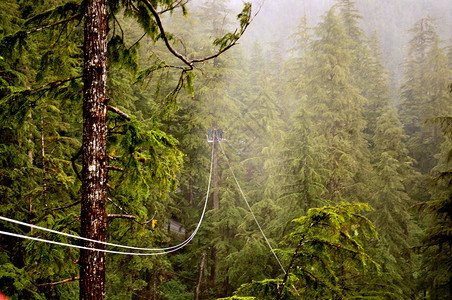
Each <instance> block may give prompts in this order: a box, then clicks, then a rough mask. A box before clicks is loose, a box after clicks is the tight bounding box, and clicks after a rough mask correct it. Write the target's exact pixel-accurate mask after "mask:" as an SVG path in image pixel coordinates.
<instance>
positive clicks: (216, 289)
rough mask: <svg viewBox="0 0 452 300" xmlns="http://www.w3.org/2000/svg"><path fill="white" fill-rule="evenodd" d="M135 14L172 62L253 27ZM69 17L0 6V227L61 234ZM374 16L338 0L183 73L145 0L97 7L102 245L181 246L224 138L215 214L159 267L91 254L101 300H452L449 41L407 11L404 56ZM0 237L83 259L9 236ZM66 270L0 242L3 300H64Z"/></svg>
mask: <svg viewBox="0 0 452 300" xmlns="http://www.w3.org/2000/svg"><path fill="white" fill-rule="evenodd" d="M149 2H150V3H152V4H153V5H155V6H156V7H157V8H158V9H159V10H160V12H161V13H162V14H161V16H162V20H163V25H164V27H165V30H166V34H167V37H168V42H169V43H170V44H171V45H172V47H174V49H176V50H177V51H178V53H180V54H181V55H183V56H184V57H187V58H188V59H195V58H197V57H209V55H211V54H213V53H216V52H217V51H222V50H223V49H227V48H228V45H231V44H232V43H234V42H235V41H237V39H238V38H239V37H240V34H241V33H243V30H244V29H246V26H248V23H247V22H248V17H249V16H250V15H249V14H248V13H249V7H248V6H247V5H245V8H244V10H243V11H242V12H241V13H240V14H239V12H240V11H237V12H236V11H235V10H234V11H232V10H231V8H229V7H228V5H227V4H226V2H225V1H216V0H206V1H193V2H190V3H189V4H188V5H185V1H181V2H179V1H169V0H165V1H149ZM288 2H290V3H291V5H293V6H296V5H297V4H298V3H299V1H295V2H294V1H288ZM324 2H325V1H324ZM355 2H356V3H355ZM377 2H378V3H379V2H380V1H377ZM393 2H394V3H393ZM402 2H403V3H406V2H407V1H381V3H380V4H379V5H380V6H378V9H375V12H376V13H378V14H384V13H383V12H390V11H393V12H397V11H399V10H401V9H402V7H401V6H403V5H402ZM408 2H410V3H411V2H412V1H408ZM83 5H84V2H83V1H66V0H52V1H29V0H20V1H19V0H4V1H2V2H1V3H0V204H1V205H0V215H1V216H3V217H8V218H12V219H16V220H20V221H23V222H28V223H32V224H35V225H38V226H42V227H47V228H51V229H53V230H58V231H62V232H65V233H70V234H75V235H80V226H81V225H80V216H81V212H80V199H81V185H82V180H83V178H82V160H83V153H82V151H81V145H82V134H83V133H82V122H83V115H82V99H83V82H82V73H83V67H84V66H83V57H84V53H83V50H82V47H81V45H82V44H83V25H82V24H83V9H84V7H83ZM173 5H176V7H173ZM268 5H270V6H271V7H273V6H274V5H275V3H272V4H268ZM371 5H372V4H371V3H369V1H364V0H362V1H351V0H337V1H334V3H333V4H332V5H331V7H330V8H329V9H327V10H326V11H324V12H322V13H321V16H320V17H319V20H318V22H317V18H316V20H315V23H313V22H312V20H309V18H307V17H306V16H305V17H304V18H302V19H300V20H299V21H298V24H297V26H296V27H294V28H293V29H292V30H291V34H290V37H289V38H288V39H287V41H286V40H284V41H280V40H279V39H280V38H279V37H277V36H276V35H275V33H274V32H273V33H272V34H273V39H272V41H273V42H272V43H269V44H267V43H266V42H264V41H266V40H267V41H268V39H269V38H268V36H265V37H262V38H263V39H262V40H260V39H259V35H255V36H254V37H253V38H255V39H254V40H253V41H251V42H250V41H249V40H250V39H249V38H248V40H245V41H244V44H245V45H246V46H247V47H241V46H240V45H235V46H234V47H231V48H230V49H227V51H225V52H224V53H221V55H219V56H218V57H215V58H212V59H211V60H206V61H204V62H202V63H199V64H196V65H195V67H194V69H193V70H188V69H184V70H182V69H183V68H187V65H186V64H183V63H181V61H180V60H179V59H178V58H177V57H175V55H174V53H169V52H168V48H167V46H166V45H165V40H164V39H163V37H162V34H161V32H160V33H159V30H158V27H157V23H156V21H155V20H154V19H152V18H151V15H150V11H149V10H148V8H147V6H146V5H145V4H144V1H113V0H110V1H109V31H108V79H107V80H108V95H109V105H110V106H111V107H112V109H110V111H109V112H108V146H107V154H108V160H107V161H108V165H109V166H108V191H107V199H108V200H107V213H108V216H109V217H108V221H107V241H108V242H110V243H116V244H123V245H128V246H135V247H148V248H161V247H167V246H172V245H175V244H178V243H180V239H181V235H180V234H176V233H174V232H173V231H170V226H169V224H170V223H171V222H173V223H174V221H177V222H180V223H181V224H182V225H183V226H184V228H185V237H188V236H189V235H190V234H191V233H192V232H193V230H194V229H195V227H196V225H197V224H198V221H199V218H200V215H201V212H202V208H203V205H204V199H205V196H206V190H207V185H208V182H209V170H210V163H211V162H210V157H211V153H212V152H211V151H212V149H211V148H210V146H209V144H208V143H207V141H206V138H205V136H206V134H207V130H208V129H209V128H214V127H216V128H221V129H222V130H223V137H225V138H226V139H227V141H224V142H222V144H221V146H220V145H218V144H216V145H215V146H214V147H215V152H214V160H215V164H214V168H213V169H214V172H213V178H212V179H213V180H212V181H213V182H212V187H211V190H210V191H211V195H210V200H211V202H210V203H209V206H208V211H207V213H206V216H205V218H204V221H203V223H202V226H201V228H200V230H199V232H198V233H197V235H196V236H195V238H194V239H193V240H192V241H191V243H190V244H188V245H187V246H185V247H184V248H183V249H181V250H179V251H176V252H173V253H171V254H167V255H158V256H129V255H118V254H107V260H106V274H107V275H106V297H107V298H108V299H181V300H182V299H193V298H195V299H220V298H221V299H350V298H359V299H364V298H366V299H367V298H368V299H450V298H451V297H452V282H451V278H452V261H451V258H450V257H451V255H450V254H451V253H452V249H451V246H452V236H451V235H452V229H451V228H452V224H451V222H452V216H451V212H452V179H451V175H452V170H451V162H450V160H451V159H452V45H451V44H450V42H449V43H447V42H444V41H443V40H442V39H441V37H442V36H444V34H445V29H444V28H443V24H444V23H443V20H441V19H435V18H434V16H433V17H432V16H429V15H427V14H426V15H425V16H422V17H421V18H417V16H418V14H419V11H422V9H424V8H425V7H424V6H425V3H424V2H423V1H419V3H417V2H416V3H411V4H410V5H412V6H413V9H408V8H405V9H404V10H403V11H404V14H407V15H408V17H407V19H409V20H410V22H411V23H410V26H411V30H410V31H409V33H408V36H409V38H406V43H405V44H401V42H400V41H397V43H396V42H395V41H394V36H392V35H388V34H387V32H388V30H387V29H385V28H386V26H392V25H393V24H392V23H391V22H389V23H385V19H384V18H383V17H381V18H380V19H379V20H378V18H377V17H376V16H374V17H373V18H372V17H370V18H369V19H370V22H367V23H366V22H362V19H363V18H367V17H368V16H371V15H372V14H371V12H370V11H371V9H370V8H369V7H370V6H371ZM309 6H310V5H308V7H307V9H309V8H310V7H309ZM358 7H359V8H360V9H362V10H363V15H364V17H363V15H362V14H361V11H360V10H358ZM166 8H168V12H166V13H164V12H163V11H164V10H165V9H166ZM273 8H274V9H276V8H275V7H273ZM254 9H255V8H254ZM431 12H432V13H435V12H438V8H437V7H436V6H435V7H434V8H433V9H431ZM263 13H265V11H263ZM291 13H293V12H291ZM237 14H239V15H238V22H239V24H238V25H237V24H236V22H237V19H236V18H234V17H231V15H232V16H234V15H235V16H237ZM166 15H167V16H166ZM288 15H291V14H288ZM413 16H415V17H416V18H417V19H412V18H414V17H413ZM407 19H404V20H407ZM275 22H276V21H275ZM284 22H285V21H284ZM284 22H282V23H283V24H285V23H284ZM400 22H402V21H400ZM403 22H406V21H403ZM251 24H253V23H251ZM363 24H364V25H363ZM369 24H371V25H373V26H374V28H371V27H372V26H371V25H369ZM235 27H237V28H238V29H237V30H236V31H234V28H235ZM275 28H278V24H277V22H276V23H275ZM251 32H253V31H251ZM254 32H259V31H256V29H254ZM368 32H373V33H371V34H367V33H368ZM449 34H450V32H449ZM245 37H246V36H244V37H240V38H245ZM403 42H405V41H403ZM391 43H395V44H394V45H393V46H392V48H390V46H388V45H390V44H391ZM283 45H284V46H283ZM287 45H290V46H287ZM382 45H383V47H382ZM389 48H390V49H389ZM402 49H405V50H406V51H405V52H403V53H399V52H402ZM402 58H403V61H401V59H402ZM388 68H389V69H390V70H391V71H393V72H394V73H393V74H390V73H389V72H388ZM181 70H182V71H181ZM394 89H396V90H394ZM210 145H211V144H210ZM222 149H224V152H225V154H226V156H225V155H223V152H222ZM229 164H230V165H231V167H232V169H233V172H234V175H233V174H232V173H231V170H229ZM235 176H236V178H237V181H238V182H239V183H240V186H241V188H242V189H243V191H244V193H245V194H246V198H247V200H248V202H249V204H250V207H251V209H252V211H253V213H254V216H255V217H256V220H257V221H258V223H259V225H260V226H261V228H262V229H263V231H264V232H265V234H266V236H267V238H268V243H269V244H271V245H272V247H273V248H274V249H275V254H276V256H277V257H278V258H279V259H280V261H281V264H282V266H283V268H281V266H280V264H279V262H278V261H277V260H276V259H275V256H274V255H273V253H272V252H271V251H270V249H269V247H268V243H267V241H266V239H265V238H264V237H263V235H262V234H261V231H260V230H259V228H258V227H257V226H256V222H255V219H254V218H253V215H252V214H251V213H250V211H249V209H248V206H247V204H246V203H245V202H244V199H243V197H242V194H241V191H240V190H239V189H238V187H237V185H236V181H235ZM171 220H172V221H171ZM0 230H1V231H5V232H13V233H17V234H22V235H26V236H30V237H38V238H43V239H48V240H54V241H58V242H63V243H71V244H75V245H78V244H79V243H78V242H77V241H75V240H74V239H72V238H69V237H65V236H60V235H56V234H53V233H48V232H44V231H41V230H38V229H31V228H29V227H26V226H23V225H18V224H14V223H10V222H6V221H0ZM109 249H110V248H109ZM112 249H113V248H112ZM115 250H117V249H115ZM78 258H79V250H77V249H74V248H67V247H63V246H58V245H51V244H45V243H41V242H38V241H32V240H24V239H19V238H17V237H12V236H7V235H3V234H2V235H0V291H1V292H2V293H4V294H5V295H7V296H9V297H10V298H11V299H75V298H77V297H78V295H79V285H78V282H77V280H78V278H79V276H80V272H79V266H78V265H77V261H78ZM283 269H284V270H283ZM225 297H226V298H225Z"/></svg>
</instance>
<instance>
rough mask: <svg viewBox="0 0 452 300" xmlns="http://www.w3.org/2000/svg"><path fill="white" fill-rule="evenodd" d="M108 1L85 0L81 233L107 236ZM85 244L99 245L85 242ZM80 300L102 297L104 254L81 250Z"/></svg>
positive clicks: (97, 246)
mask: <svg viewBox="0 0 452 300" xmlns="http://www.w3.org/2000/svg"><path fill="white" fill-rule="evenodd" d="M106 2H107V0H86V2H85V3H86V7H85V16H84V17H85V23H84V32H85V39H84V45H83V49H84V68H83V84H84V86H83V145H82V149H83V170H82V178H83V180H82V201H81V235H82V236H83V237H86V238H90V239H94V240H99V241H105V239H106V221H107V216H106V210H105V207H106V183H107V182H106V180H107V177H106V176H107V168H106V158H107V155H106V154H107V153H106V150H107V99H108V98H107V3H106ZM84 245H85V246H87V247H96V248H101V245H99V244H96V243H90V242H85V243H84ZM79 263H80V299H104V298H105V253H101V252H98V251H88V250H81V251H80V260H79Z"/></svg>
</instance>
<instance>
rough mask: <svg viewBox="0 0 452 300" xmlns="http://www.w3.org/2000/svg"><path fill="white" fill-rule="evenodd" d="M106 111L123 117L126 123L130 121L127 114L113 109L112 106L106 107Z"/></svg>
mask: <svg viewBox="0 0 452 300" xmlns="http://www.w3.org/2000/svg"><path fill="white" fill-rule="evenodd" d="M107 109H108V110H109V111H112V112H114V113H117V114H118V115H120V116H121V117H123V118H124V119H126V120H127V121H130V120H131V119H132V118H131V117H130V116H129V115H128V114H126V113H125V112H123V111H121V110H120V109H119V108H116V107H114V106H110V105H108V106H107Z"/></svg>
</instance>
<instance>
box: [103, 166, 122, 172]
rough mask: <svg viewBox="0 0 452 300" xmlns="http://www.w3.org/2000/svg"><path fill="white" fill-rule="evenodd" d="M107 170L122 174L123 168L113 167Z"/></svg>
mask: <svg viewBox="0 0 452 300" xmlns="http://www.w3.org/2000/svg"><path fill="white" fill-rule="evenodd" d="M107 170H113V171H118V172H124V169H123V168H119V167H115V166H107Z"/></svg>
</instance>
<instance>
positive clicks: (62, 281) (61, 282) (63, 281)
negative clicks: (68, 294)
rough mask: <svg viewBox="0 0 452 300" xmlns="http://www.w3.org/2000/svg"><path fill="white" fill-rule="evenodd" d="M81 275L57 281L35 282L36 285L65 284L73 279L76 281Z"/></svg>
mask: <svg viewBox="0 0 452 300" xmlns="http://www.w3.org/2000/svg"><path fill="white" fill-rule="evenodd" d="M79 279H80V277H72V278H68V279H65V280H61V281H57V282H49V283H39V284H35V285H36V286H53V285H57V284H63V283H66V282H71V281H76V280H79Z"/></svg>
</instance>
